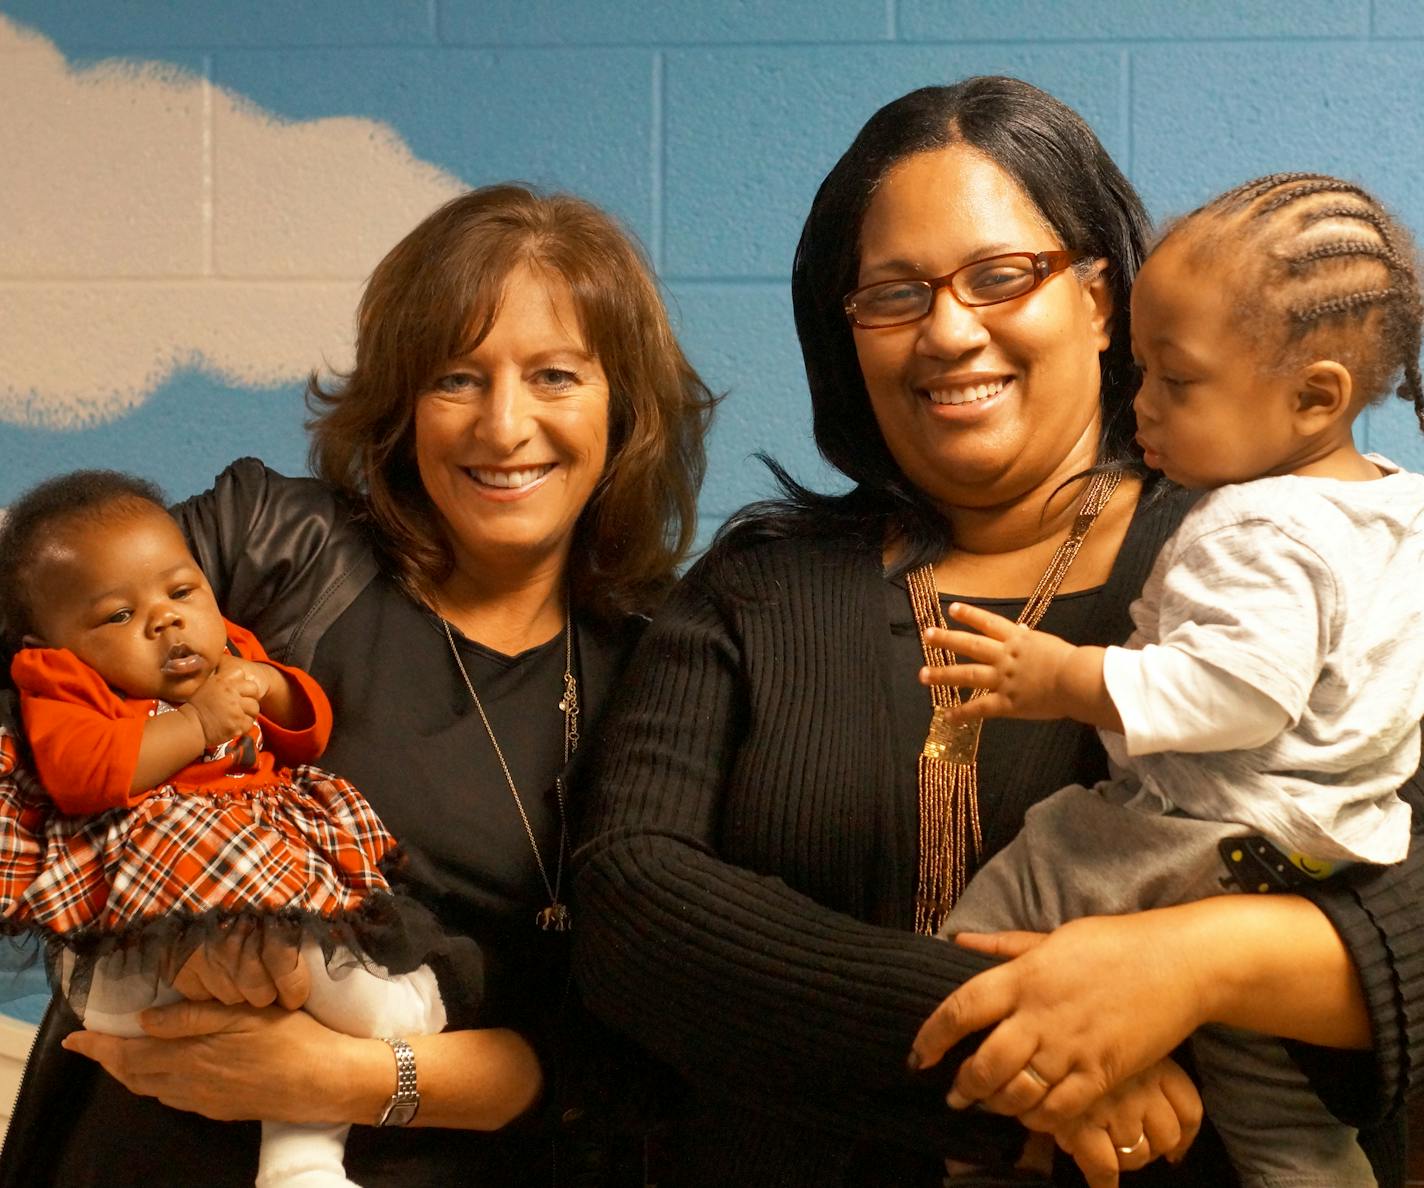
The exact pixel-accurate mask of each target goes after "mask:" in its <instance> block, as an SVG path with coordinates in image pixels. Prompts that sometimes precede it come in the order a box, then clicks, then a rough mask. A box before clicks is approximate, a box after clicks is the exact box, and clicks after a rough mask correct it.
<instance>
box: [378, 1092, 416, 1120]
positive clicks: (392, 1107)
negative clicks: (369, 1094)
mask: <svg viewBox="0 0 1424 1188" xmlns="http://www.w3.org/2000/svg"><path fill="white" fill-rule="evenodd" d="M418 1109H420V1097H419V1096H418V1095H417V1096H416V1098H415V1100H413V1101H392V1102H391V1103H390V1104H389V1105H388V1106H386V1112H385V1113H384V1114H383V1115H382V1116H381V1120H380V1121H379V1122H377V1123H376V1125H377V1126H409V1125H410V1123H411V1121H412V1119H414V1117H415V1112H416V1110H418Z"/></svg>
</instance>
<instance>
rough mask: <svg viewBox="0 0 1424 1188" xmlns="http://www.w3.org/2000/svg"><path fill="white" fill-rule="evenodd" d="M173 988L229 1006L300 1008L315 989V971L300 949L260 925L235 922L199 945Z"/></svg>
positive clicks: (176, 978) (185, 994)
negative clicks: (310, 969)
mask: <svg viewBox="0 0 1424 1188" xmlns="http://www.w3.org/2000/svg"><path fill="white" fill-rule="evenodd" d="M173 988H174V989H175V990H177V991H178V993H180V994H181V995H183V997H184V998H187V999H190V1000H192V1001H195V1002H204V1001H210V1000H214V999H215V1000H216V1001H218V1002H220V1003H222V1004H224V1005H225V1006H237V1005H240V1004H242V1003H246V1004H247V1005H249V1006H254V1007H266V1006H273V1005H276V1006H279V1007H282V1008H284V1009H285V1010H289V1011H295V1010H298V1009H299V1008H300V1007H301V1006H302V1005H303V1004H304V1003H305V1002H306V1000H307V997H308V995H309V994H310V993H311V975H310V974H309V972H308V970H307V965H306V962H304V961H303V960H302V959H301V950H300V948H299V947H298V946H297V945H295V944H293V943H291V941H290V939H288V938H287V937H284V936H280V935H276V934H274V932H273V930H272V929H271V928H269V927H266V926H265V925H262V924H255V923H251V922H248V923H245V924H237V925H234V926H233V927H232V928H230V929H229V930H228V931H227V932H226V933H225V934H224V936H223V937H222V939H221V940H220V941H218V942H215V943H210V944H208V945H205V946H203V947H202V948H199V949H196V950H195V951H194V952H193V953H192V955H191V956H190V957H189V958H188V960H187V961H186V962H184V963H183V968H182V969H180V970H179V971H178V973H177V975H176V976H175V977H174V979H173Z"/></svg>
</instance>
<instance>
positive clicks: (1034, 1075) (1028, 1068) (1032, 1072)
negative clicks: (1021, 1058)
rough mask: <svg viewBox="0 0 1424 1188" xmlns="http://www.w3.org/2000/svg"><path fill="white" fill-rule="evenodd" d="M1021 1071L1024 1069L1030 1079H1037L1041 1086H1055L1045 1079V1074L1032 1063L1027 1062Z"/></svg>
mask: <svg viewBox="0 0 1424 1188" xmlns="http://www.w3.org/2000/svg"><path fill="white" fill-rule="evenodd" d="M1021 1071H1022V1072H1023V1073H1024V1074H1025V1075H1026V1076H1027V1077H1028V1078H1029V1079H1030V1080H1033V1081H1037V1082H1038V1083H1039V1084H1040V1085H1041V1086H1043V1088H1045V1089H1052V1088H1053V1086H1052V1085H1050V1084H1049V1083H1048V1082H1047V1081H1046V1080H1045V1079H1044V1076H1043V1074H1042V1073H1041V1072H1039V1071H1038V1069H1036V1068H1034V1066H1033V1065H1032V1064H1025V1065H1024V1066H1023V1069H1022V1070H1021Z"/></svg>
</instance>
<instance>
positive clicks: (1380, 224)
mask: <svg viewBox="0 0 1424 1188" xmlns="http://www.w3.org/2000/svg"><path fill="white" fill-rule="evenodd" d="M1323 219H1358V220H1359V221H1360V222H1362V223H1368V224H1369V225H1370V226H1371V227H1373V228H1374V229H1375V230H1376V231H1378V232H1379V233H1380V234H1381V235H1386V234H1387V225H1386V220H1385V219H1384V218H1383V217H1382V216H1381V215H1378V214H1376V213H1375V212H1374V211H1372V210H1366V209H1365V208H1364V207H1362V206H1328V205H1327V206H1317V207H1316V208H1315V209H1314V210H1308V211H1306V212H1305V214H1304V216H1302V222H1303V223H1304V224H1305V226H1307V227H1309V226H1313V225H1314V224H1315V223H1318V222H1320V221H1322V220H1323Z"/></svg>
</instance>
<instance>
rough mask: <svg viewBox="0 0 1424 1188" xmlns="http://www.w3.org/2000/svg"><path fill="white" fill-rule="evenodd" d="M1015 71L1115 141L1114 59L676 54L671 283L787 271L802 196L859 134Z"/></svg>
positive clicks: (1005, 51) (1120, 125) (1117, 58)
mask: <svg viewBox="0 0 1424 1188" xmlns="http://www.w3.org/2000/svg"><path fill="white" fill-rule="evenodd" d="M973 74H1011V75H1016V76H1018V77H1021V78H1025V79H1028V80H1029V81H1030V82H1033V83H1035V84H1037V85H1038V86H1041V87H1044V88H1046V89H1047V90H1049V91H1051V92H1052V93H1053V94H1055V95H1057V96H1058V97H1059V98H1061V99H1063V100H1064V101H1065V102H1066V103H1068V104H1070V105H1071V106H1073V107H1075V108H1076V109H1077V110H1078V111H1079V112H1080V113H1081V114H1082V115H1083V117H1084V118H1085V119H1087V120H1088V122H1089V123H1090V124H1092V125H1093V127H1094V128H1095V129H1096V130H1097V132H1098V135H1099V136H1100V137H1101V138H1102V139H1103V141H1104V143H1105V144H1106V146H1107V148H1108V151H1109V152H1111V153H1113V154H1114V155H1120V154H1121V152H1122V150H1123V147H1124V145H1125V136H1124V131H1125V125H1124V118H1123V111H1122V95H1121V55H1120V54H1119V53H1118V52H1117V51H1114V50H1097V49H1092V50H1088V49H1082V48H1073V49H1057V48H1051V49H1045V48H1029V49H1022V48H1016V47H1002V46H995V47H982V48H975V49H963V48H946V47H935V48H926V47H920V46H913V47H912V46H894V47H884V48H881V47H866V48H863V49H857V50H856V51H854V52H853V53H849V52H846V51H844V50H830V49H822V48H819V47H816V48H804V49H803V48H797V49H787V50H781V51H771V50H762V49H757V50H684V51H676V52H670V53H669V54H668V55H667V63H666V80H667V82H666V86H667V98H666V102H665V108H664V110H665V117H666V123H667V131H666V134H665V141H666V157H667V166H666V173H665V193H666V199H665V206H666V216H665V226H666V232H665V234H666V253H665V257H664V268H665V270H666V271H667V272H668V273H669V274H670V275H672V276H702V277H717V278H729V277H744V276H756V277H770V278H781V277H787V276H789V275H790V271H791V260H792V255H793V253H794V251H795V247H796V240H797V238H798V237H799V235H800V232H801V223H802V220H803V219H804V218H805V214H806V211H807V209H808V208H809V207H810V204H811V199H812V198H813V197H814V196H815V193H816V189H817V187H818V186H819V185H820V183H821V179H822V178H823V177H824V176H825V174H826V172H827V171H828V170H829V169H830V168H831V166H832V165H833V164H835V162H836V159H837V158H838V157H839V156H840V154H841V153H842V152H844V151H845V149H846V148H847V146H849V144H850V142H851V140H852V139H853V138H854V136H855V133H856V132H857V131H858V130H859V128H860V126H861V124H863V123H864V122H865V120H866V119H868V118H869V117H870V115H871V114H872V113H873V112H874V111H875V109H876V108H878V107H880V106H881V105H882V104H884V103H887V102H888V101H890V100H891V99H894V98H895V97H896V96H898V95H901V94H903V93H905V92H906V91H909V90H912V89H913V88H915V87H920V86H926V85H929V84H941V83H950V82H954V81H956V80H958V79H961V78H964V77H966V76H968V75H973Z"/></svg>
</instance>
